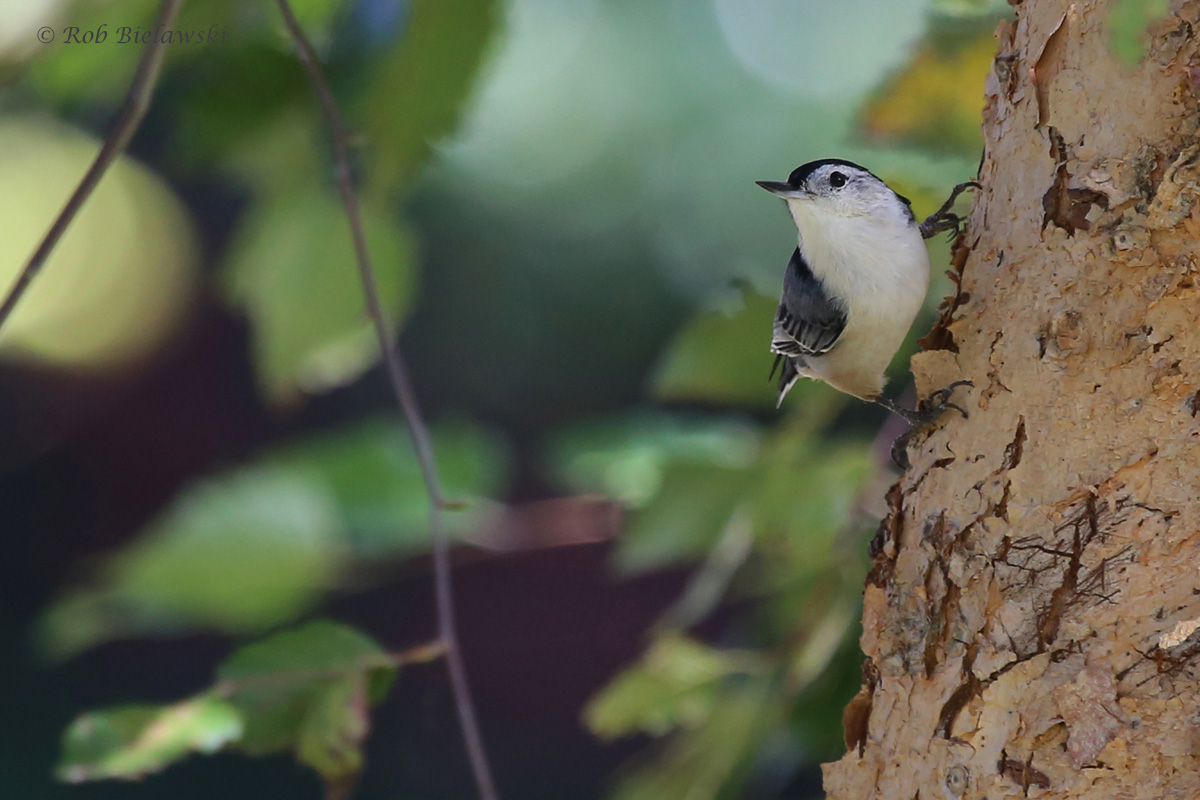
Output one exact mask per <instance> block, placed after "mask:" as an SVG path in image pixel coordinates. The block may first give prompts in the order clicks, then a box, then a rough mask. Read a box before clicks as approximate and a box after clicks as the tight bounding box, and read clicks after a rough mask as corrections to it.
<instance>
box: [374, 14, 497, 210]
mask: <svg viewBox="0 0 1200 800" xmlns="http://www.w3.org/2000/svg"><path fill="white" fill-rule="evenodd" d="M499 13H500V4H499V3H498V2H496V0H413V2H412V3H411V4H410V5H409V19H408V26H407V30H406V32H405V34H404V38H403V40H402V41H401V42H399V43H398V44H397V46H396V47H395V48H393V49H392V51H391V53H390V54H389V55H388V56H387V58H386V59H385V60H384V61H383V63H382V64H381V65H380V66H379V67H378V69H377V70H376V71H375V74H374V76H373V78H372V80H371V82H370V84H369V85H368V86H367V88H366V91H365V92H364V93H363V95H362V100H361V103H360V104H359V106H358V108H357V109H356V110H357V113H356V114H354V115H353V116H354V117H355V118H357V119H362V120H363V125H364V133H365V134H366V135H367V137H368V139H369V143H370V148H371V150H372V151H373V153H374V164H373V166H372V169H371V179H372V180H373V181H374V182H375V184H374V187H373V188H374V189H384V190H386V189H393V188H396V187H397V186H398V185H403V184H404V183H406V182H407V181H408V180H409V179H411V177H412V176H413V175H414V174H415V172H416V169H417V167H418V166H420V164H421V163H422V162H423V161H424V160H425V158H426V157H427V156H428V154H429V152H430V145H431V143H432V142H434V141H436V140H437V139H439V138H440V137H442V136H444V135H446V134H447V133H449V132H450V131H452V130H454V128H455V126H456V125H457V124H458V120H459V117H460V114H461V108H462V105H463V102H464V101H465V99H466V97H467V95H468V93H469V91H470V89H471V86H472V85H473V83H474V77H475V74H476V72H477V70H478V67H479V64H480V63H481V61H482V59H483V53H484V48H485V45H486V44H487V42H488V39H489V37H490V35H491V32H492V29H493V28H494V27H495V24H496V19H497V17H498V16H499Z"/></svg>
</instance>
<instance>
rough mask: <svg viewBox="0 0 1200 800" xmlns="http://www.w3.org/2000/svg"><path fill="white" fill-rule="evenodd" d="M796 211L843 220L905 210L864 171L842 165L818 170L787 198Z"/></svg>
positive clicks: (826, 165)
mask: <svg viewBox="0 0 1200 800" xmlns="http://www.w3.org/2000/svg"><path fill="white" fill-rule="evenodd" d="M786 199H787V201H788V205H789V206H792V205H795V206H797V207H798V208H797V209H796V210H802V208H803V207H808V208H807V209H804V210H812V211H817V212H824V213H827V214H836V215H838V216H843V217H861V216H865V215H868V214H874V215H887V216H893V215H895V214H896V213H897V212H898V211H899V212H903V211H904V204H903V202H902V201H901V200H900V198H899V197H898V196H897V195H896V193H895V192H893V191H892V190H891V189H889V188H888V187H887V184H885V183H884V182H883V181H881V180H879V179H878V178H876V177H875V176H874V175H872V174H871V173H869V172H867V171H866V170H862V169H858V168H857V167H851V166H846V165H844V164H824V165H822V166H820V167H817V169H815V170H814V171H813V172H812V173H810V174H809V175H808V176H807V177H805V178H804V180H803V181H802V182H801V184H800V185H799V186H798V187H797V189H796V192H795V193H794V194H791V195H789V196H787V198H786Z"/></svg>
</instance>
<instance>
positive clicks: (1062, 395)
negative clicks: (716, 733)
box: [825, 0, 1200, 800]
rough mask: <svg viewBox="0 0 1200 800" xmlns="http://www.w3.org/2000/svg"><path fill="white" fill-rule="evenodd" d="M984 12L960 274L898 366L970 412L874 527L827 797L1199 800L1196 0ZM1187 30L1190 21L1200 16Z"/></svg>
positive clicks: (1049, 1) (917, 467)
mask: <svg viewBox="0 0 1200 800" xmlns="http://www.w3.org/2000/svg"><path fill="white" fill-rule="evenodd" d="M1013 2H1014V5H1016V20H1015V22H1013V23H1011V24H1006V25H1004V26H1002V28H1001V29H1000V31H999V55H998V56H997V58H996V60H995V63H994V65H993V69H992V73H991V75H990V76H989V78H988V84H987V97H986V108H985V111H984V132H985V137H986V142H987V145H986V155H985V158H984V160H983V164H982V168H981V177H980V180H981V182H982V183H983V186H984V188H983V191H982V192H980V194H979V197H978V199H977V200H976V203H975V207H974V208H973V209H972V212H971V216H970V221H969V224H968V227H967V230H966V233H965V236H964V238H963V239H962V240H960V244H959V246H958V248H957V249H956V251H955V255H954V263H955V265H957V267H958V271H959V274H960V277H961V280H960V290H959V292H958V294H957V296H956V297H955V298H952V299H951V300H950V301H949V304H948V307H947V310H946V311H945V313H944V315H943V319H942V321H941V322H940V323H939V325H938V326H937V327H936V328H935V330H934V333H933V334H932V335H931V337H930V339H929V340H928V346H929V347H932V348H936V349H932V350H930V351H927V352H924V353H921V354H920V355H918V356H917V357H916V358H914V360H913V371H914V374H915V375H916V377H917V384H918V388H919V389H921V390H922V391H923V392H926V391H930V390H932V389H936V388H938V387H941V386H944V385H946V384H948V383H950V382H952V381H955V380H959V379H970V380H972V381H974V384H975V385H974V388H972V389H959V390H958V391H959V394H957V395H956V397H957V398H958V399H960V400H965V404H964V407H966V408H967V409H968V410H969V411H970V418H969V419H965V420H964V419H961V418H959V417H957V416H953V415H947V416H946V417H945V418H944V422H943V424H942V425H941V427H940V428H939V429H937V430H936V431H934V432H933V433H931V434H930V435H929V436H928V437H927V438H925V439H923V440H919V441H918V442H917V443H916V444H914V446H913V448H912V450H911V451H910V454H911V456H912V463H913V467H912V468H911V469H910V470H909V471H908V472H907V473H905V474H904V476H903V477H902V478H901V480H900V481H899V482H898V483H897V484H896V486H895V487H893V489H892V491H891V493H890V495H889V500H890V509H891V511H890V514H889V515H888V517H887V518H886V519H885V520H884V522H883V524H882V525H881V527H880V533H879V535H878V536H877V538H876V541H875V543H874V548H875V563H874V569H873V570H872V572H871V575H870V577H869V578H868V582H867V587H866V592H865V596H864V619H863V630H864V633H863V638H862V646H863V650H864V652H865V654H866V657H867V663H866V666H865V668H864V674H865V685H864V687H863V689H862V690H861V692H860V693H859V695H858V697H856V698H855V700H854V701H852V702H851V704H850V706H848V707H847V709H846V715H845V723H846V738H847V746H848V748H849V752H848V753H847V754H846V755H845V756H844V757H843V758H842V760H840V761H838V762H836V763H834V764H829V765H826V768H825V782H826V789H827V791H828V793H829V796H830V797H831V798H837V800H851V799H852V798H853V799H855V800H857V799H859V798H861V799H862V800H867V799H868V798H870V799H871V800H876V798H878V800H891V798H896V800H913V799H914V798H921V800H934V799H935V798H938V799H940V798H951V799H953V798H989V800H998V798H1004V797H1022V796H1029V797H1055V798H1068V797H1071V798H1074V797H1079V798H1083V797H1086V798H1088V799H1089V800H1101V799H1102V798H1200V684H1198V682H1197V676H1198V674H1200V416H1198V414H1200V391H1198V390H1200V274H1198V268H1197V260H1196V259H1197V253H1198V252H1200V204H1198V203H1196V202H1195V201H1196V197H1197V195H1198V193H1200V145H1198V139H1197V127H1198V124H1200V112H1198V108H1197V106H1198V103H1197V96H1198V95H1200V88H1198V87H1200V55H1197V45H1196V40H1195V38H1194V37H1193V28H1194V27H1196V26H1198V25H1200V21H1198V20H1200V4H1198V3H1196V2H1178V1H1176V2H1174V3H1172V7H1171V13H1170V14H1169V15H1168V16H1166V17H1164V18H1162V19H1160V20H1158V21H1156V22H1154V23H1153V24H1152V26H1151V31H1150V32H1151V36H1150V45H1149V47H1148V50H1147V51H1146V56H1145V59H1144V61H1143V62H1142V63H1141V64H1138V65H1136V66H1127V65H1126V64H1124V63H1123V62H1121V61H1120V60H1118V59H1117V58H1116V57H1114V56H1113V55H1112V52H1111V50H1110V47H1109V34H1108V28H1107V27H1106V21H1107V20H1106V18H1107V15H1108V12H1109V10H1110V8H1111V6H1112V5H1114V3H1112V2H1105V1H1104V0H1075V1H1074V2H1068V1H1067V0H1025V2H1018V0H1013ZM1197 30H1198V31H1200V28H1197Z"/></svg>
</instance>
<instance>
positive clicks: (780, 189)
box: [755, 181, 805, 198]
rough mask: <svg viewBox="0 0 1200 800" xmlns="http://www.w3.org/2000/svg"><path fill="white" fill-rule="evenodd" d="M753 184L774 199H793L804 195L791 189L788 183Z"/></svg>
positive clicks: (798, 190)
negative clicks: (771, 195) (764, 190)
mask: <svg viewBox="0 0 1200 800" xmlns="http://www.w3.org/2000/svg"><path fill="white" fill-rule="evenodd" d="M755 183H757V184H758V185H759V186H761V187H762V188H764V189H766V190H767V191H768V192H770V193H771V194H773V195H775V196H776V197H783V198H788V197H793V198H795V197H803V196H804V195H805V192H804V191H803V190H801V189H797V188H795V187H793V186H792V185H791V184H790V183H780V182H779V181H755Z"/></svg>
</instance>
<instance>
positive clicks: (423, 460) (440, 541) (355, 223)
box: [276, 0, 499, 800]
mask: <svg viewBox="0 0 1200 800" xmlns="http://www.w3.org/2000/svg"><path fill="white" fill-rule="evenodd" d="M276 2H277V4H278V5H279V11H280V13H281V14H282V15H283V21H284V24H285V25H286V26H287V29H288V33H289V34H290V35H291V37H292V39H293V40H294V41H295V43H296V48H297V50H298V54H299V57H300V63H301V64H302V65H303V67H304V71H305V72H306V73H307V74H308V80H309V83H311V84H312V87H313V92H314V93H315V94H316V96H317V100H318V102H319V103H320V105H321V112H322V114H323V115H324V117H325V123H326V124H327V125H328V126H329V130H330V133H331V134H332V138H333V156H334V162H335V170H336V176H337V184H338V191H339V193H340V194H341V196H342V205H343V206H345V209H346V219H347V222H348V223H349V225H350V233H351V236H352V237H353V239H354V252H355V255H356V256H357V260H358V271H359V277H360V278H361V280H362V286H363V295H364V296H365V299H366V305H367V313H368V314H369V315H370V317H371V321H372V322H373V323H374V326H375V334H376V336H377V337H378V338H379V347H380V350H381V352H382V353H383V362H384V366H385V367H386V370H387V374H388V379H389V380H390V381H391V384H392V390H393V391H394V392H395V395H396V400H397V401H398V402H399V404H400V410H401V411H402V412H403V413H404V418H405V420H406V421H407V422H408V432H409V435H410V436H411V437H412V442H413V447H414V448H415V449H416V451H417V460H418V461H419V462H420V465H421V475H422V477H423V478H424V479H425V489H426V491H427V493H428V495H429V530H430V536H431V537H432V540H433V582H434V593H435V599H436V605H437V626H438V637H439V638H440V639H441V640H442V642H444V643H445V646H446V666H447V669H448V671H449V673H450V684H451V687H452V689H453V692H454V703H455V707H456V709H457V711H458V721H459V725H460V726H461V728H462V734H463V740H464V741H465V743H466V748H467V757H468V760H469V762H470V765H471V774H472V775H473V776H474V778H475V785H476V787H477V789H478V791H479V796H480V798H482V800H499V794H498V793H497V792H496V786H495V782H494V781H493V780H492V774H491V769H490V767H489V766H488V759H487V752H486V750H485V749H484V746H483V737H482V735H481V734H480V732H479V722H478V720H477V719H476V715H475V707H474V705H473V704H472V702H471V689H470V684H469V683H468V681H467V671H466V668H465V667H464V665H463V660H462V652H461V649H460V647H459V643H458V630H457V624H456V622H455V617H454V596H453V591H452V586H451V580H450V549H449V544H448V543H447V540H446V532H445V528H444V526H443V524H442V516H441V512H442V509H443V507H444V506H445V497H444V496H443V494H442V488H441V484H440V483H439V481H438V476H437V467H436V461H435V458H434V452H433V442H432V440H431V438H430V436H429V429H428V427H427V426H426V425H425V421H424V419H423V417H422V415H421V408H420V405H419V404H418V403H417V397H416V393H415V392H414V391H413V386H412V380H411V379H410V378H409V375H408V368H407V367H406V366H405V363H404V358H403V357H402V356H401V354H400V348H399V345H398V344H397V343H396V340H395V337H394V335H393V333H392V331H391V330H390V328H389V326H388V323H387V318H386V317H385V316H384V313H383V308H382V306H381V304H380V301H379V289H378V285H377V283H376V280H375V269H374V267H373V266H372V265H371V256H370V253H369V252H368V251H367V241H366V236H365V235H364V233H363V226H362V218H361V215H360V213H359V207H358V195H357V194H356V192H355V189H354V181H353V178H352V177H351V174H350V157H349V153H348V149H349V148H348V146H347V142H348V141H349V138H350V132H349V131H348V130H347V129H346V126H345V124H344V122H343V121H342V115H341V112H340V111H339V110H338V105H337V101H336V100H335V99H334V97H333V93H332V92H331V91H330V89H329V84H328V83H327V82H326V80H325V75H324V74H323V73H322V72H321V67H320V64H319V63H318V61H317V54H316V51H314V50H313V47H312V44H311V43H310V42H309V41H308V37H306V36H305V35H304V31H303V30H302V29H301V27H300V24H299V23H298V22H297V21H296V17H295V15H294V14H293V13H292V9H291V6H290V5H289V4H288V0H276Z"/></svg>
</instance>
